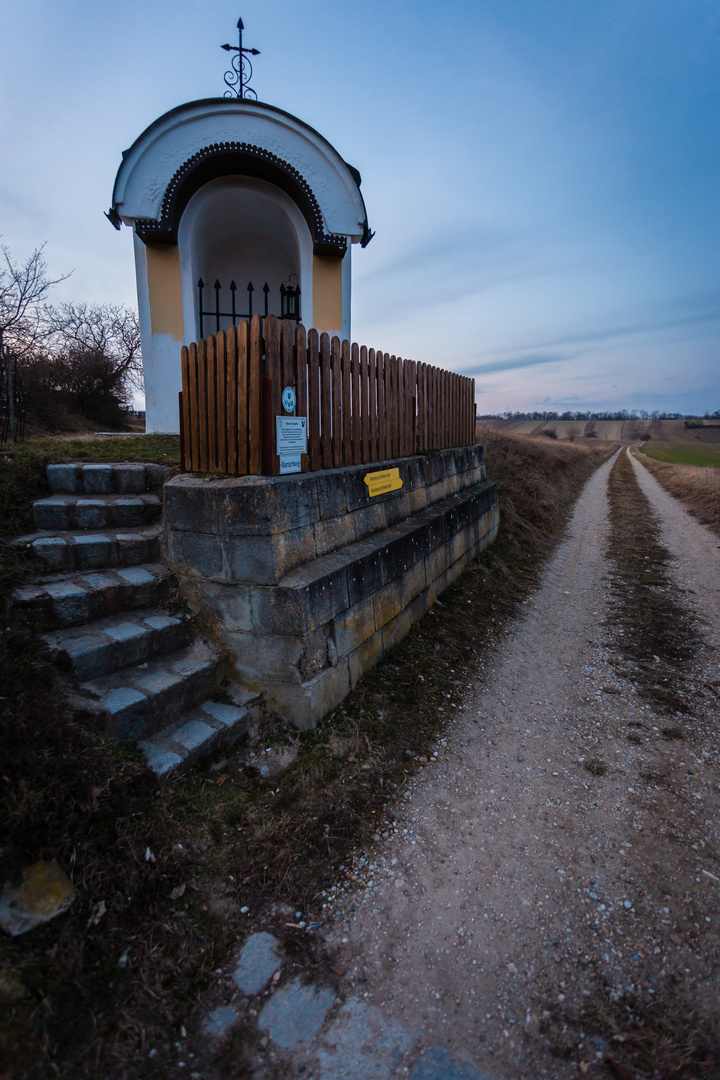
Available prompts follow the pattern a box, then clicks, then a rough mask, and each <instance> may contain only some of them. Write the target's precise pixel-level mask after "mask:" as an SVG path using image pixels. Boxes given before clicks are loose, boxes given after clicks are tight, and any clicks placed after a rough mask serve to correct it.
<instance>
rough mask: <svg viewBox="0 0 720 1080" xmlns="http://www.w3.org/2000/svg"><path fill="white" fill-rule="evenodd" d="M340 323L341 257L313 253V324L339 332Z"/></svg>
mask: <svg viewBox="0 0 720 1080" xmlns="http://www.w3.org/2000/svg"><path fill="white" fill-rule="evenodd" d="M342 323H343V320H342V259H332V258H329V257H328V256H327V255H313V326H314V327H315V328H316V329H317V330H326V331H334V332H335V333H336V334H339V333H340V332H341V329H342Z"/></svg>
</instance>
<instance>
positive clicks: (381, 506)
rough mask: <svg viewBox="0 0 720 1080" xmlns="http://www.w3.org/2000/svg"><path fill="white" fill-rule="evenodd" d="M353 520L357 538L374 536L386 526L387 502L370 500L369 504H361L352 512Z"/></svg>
mask: <svg viewBox="0 0 720 1080" xmlns="http://www.w3.org/2000/svg"><path fill="white" fill-rule="evenodd" d="M352 519H353V521H354V522H355V532H356V534H357V538H358V540H362V539H363V538H364V537H367V536H374V535H375V534H376V533H379V532H382V530H383V529H387V527H388V518H387V504H386V503H384V502H374V501H373V502H371V503H370V505H369V506H363V507H361V508H360V509H359V510H355V511H354V513H353V514H352Z"/></svg>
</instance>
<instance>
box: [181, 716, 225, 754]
mask: <svg viewBox="0 0 720 1080" xmlns="http://www.w3.org/2000/svg"><path fill="white" fill-rule="evenodd" d="M214 734H215V729H214V728H212V727H210V725H209V724H204V723H203V722H202V720H188V721H187V723H185V724H183V725H182V726H181V727H179V728H177V729H176V730H175V731H173V733H172V740H173V742H176V743H179V744H180V746H183V747H184V748H185V749H186V750H197V749H198V748H199V747H200V746H202V745H203V743H206V742H208V741H209V740H210V739H211V738H212V737H213V735H214Z"/></svg>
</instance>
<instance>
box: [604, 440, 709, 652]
mask: <svg viewBox="0 0 720 1080" xmlns="http://www.w3.org/2000/svg"><path fill="white" fill-rule="evenodd" d="M626 453H627V455H628V457H629V458H630V461H631V462H632V465H633V468H634V470H635V476H636V478H637V481H638V483H639V484H640V487H641V488H642V490H643V492H644V494H645V495H646V497H647V498H648V500H649V501H650V504H651V505H652V506H653V508H654V510H655V512H656V513H657V515H658V517H659V518H660V521H661V531H662V541H663V544H664V545H665V547H666V548H667V549H668V551H670V552H671V553H672V555H673V556H674V558H675V562H674V564H673V567H672V571H671V572H672V574H673V577H674V578H675V580H676V581H677V583H678V585H680V586H681V588H683V589H686V590H687V591H688V592H689V594H690V596H691V603H692V606H693V607H694V608H695V610H696V611H697V613H698V615H699V616H700V618H701V619H702V621H703V623H704V625H705V630H706V636H707V639H708V640H709V641H710V642H711V643H712V645H713V646H714V647H715V648H716V649H718V650H720V541H718V538H717V536H716V535H715V533H713V532H711V530H710V529H708V528H707V526H706V525H703V524H702V523H701V522H699V521H698V520H697V518H694V517H693V516H692V515H691V514H689V513H688V512H687V510H686V509H685V507H684V506H683V505H682V503H680V502H678V500H677V499H675V498H673V496H672V495H670V494H669V493H668V492H667V491H666V490H665V488H663V487H661V485H660V484H659V483H658V482H657V480H656V479H655V477H654V476H653V475H652V473H651V472H649V471H648V470H647V469H646V468H645V466H644V465H643V464H641V462H639V461H638V459H637V458H636V457H635V455H634V454H631V453H630V451H629V450H627V451H626Z"/></svg>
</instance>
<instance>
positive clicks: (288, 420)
mask: <svg viewBox="0 0 720 1080" xmlns="http://www.w3.org/2000/svg"><path fill="white" fill-rule="evenodd" d="M276 423H277V452H278V454H307V417H306V416H278V417H276Z"/></svg>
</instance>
